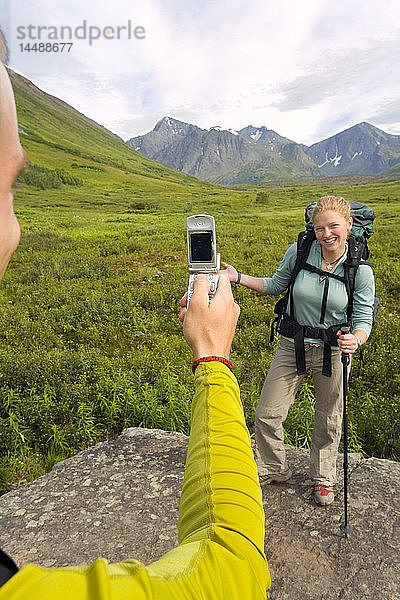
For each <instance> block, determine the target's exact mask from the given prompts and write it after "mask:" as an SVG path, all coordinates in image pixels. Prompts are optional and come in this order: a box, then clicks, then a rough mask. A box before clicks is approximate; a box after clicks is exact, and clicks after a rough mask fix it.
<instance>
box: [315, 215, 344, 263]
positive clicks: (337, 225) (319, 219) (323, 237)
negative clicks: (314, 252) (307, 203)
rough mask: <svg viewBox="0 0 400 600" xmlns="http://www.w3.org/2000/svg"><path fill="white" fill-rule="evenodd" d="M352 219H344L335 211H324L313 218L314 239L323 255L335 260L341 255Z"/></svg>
mask: <svg viewBox="0 0 400 600" xmlns="http://www.w3.org/2000/svg"><path fill="white" fill-rule="evenodd" d="M352 223H353V219H352V218H350V219H345V218H344V217H343V216H342V215H340V214H339V213H338V212H336V211H335V210H325V211H324V212H322V213H319V214H318V215H316V216H315V218H314V231H315V237H316V238H317V240H318V241H319V243H320V244H321V246H322V250H323V254H325V255H326V256H327V257H328V256H329V257H332V256H334V258H336V256H340V255H341V254H343V252H344V249H345V246H346V240H347V236H348V233H349V231H350V229H351V225H352Z"/></svg>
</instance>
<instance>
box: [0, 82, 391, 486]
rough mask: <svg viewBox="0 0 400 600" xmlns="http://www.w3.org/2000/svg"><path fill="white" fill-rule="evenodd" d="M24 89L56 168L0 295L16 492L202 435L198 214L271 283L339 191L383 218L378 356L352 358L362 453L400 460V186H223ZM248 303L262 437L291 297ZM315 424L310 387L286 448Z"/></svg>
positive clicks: (236, 353)
mask: <svg viewBox="0 0 400 600" xmlns="http://www.w3.org/2000/svg"><path fill="white" fill-rule="evenodd" d="M13 82H14V87H15V89H16V96H17V102H18V107H19V120H20V123H21V127H22V128H23V130H24V131H25V132H26V134H24V135H23V136H22V141H23V144H24V147H25V148H26V150H27V152H28V154H29V156H30V160H31V163H32V164H34V165H39V166H40V167H41V168H36V167H30V170H29V171H28V172H27V174H26V175H24V178H25V177H27V178H26V179H24V178H23V179H22V181H25V182H26V183H21V184H20V189H19V190H18V191H17V192H16V194H15V210H16V213H17V216H18V219H19V221H20V224H21V229H22V237H21V243H20V246H19V248H18V249H17V251H16V252H15V254H14V256H13V258H12V260H11V263H10V266H9V269H8V271H7V272H6V275H5V277H4V279H3V282H2V284H1V286H0V338H1V342H2V343H1V347H0V348H1V349H0V456H1V458H0V490H1V491H3V492H4V491H6V490H8V489H11V488H12V487H13V486H16V485H19V484H21V483H23V482H25V481H28V480H30V479H32V478H35V477H37V476H39V475H41V474H43V473H44V472H46V471H47V470H49V469H50V468H51V467H52V465H53V464H54V463H55V462H56V461H58V460H61V459H63V458H65V457H68V456H71V455H72V454H74V453H75V452H77V451H79V450H80V449H82V448H86V447H88V446H90V445H92V444H95V443H96V442H98V441H100V440H104V439H107V438H109V437H112V436H115V435H118V434H119V433H120V432H121V430H122V429H123V428H125V427H132V426H143V427H157V428H163V429H168V430H174V431H182V432H186V433H188V431H189V418H190V402H191V397H192V393H193V392H192V374H191V370H190V364H191V355H190V351H189V349H188V348H187V346H186V344H185V342H184V340H183V337H182V332H181V325H180V323H179V322H178V318H177V315H178V312H179V311H178V299H179V298H180V296H181V295H182V294H183V292H184V291H185V289H186V286H187V266H186V240H185V221H186V216H188V215H189V214H194V213H198V212H204V213H210V214H213V215H214V216H215V218H216V224H217V239H218V246H219V251H220V253H221V258H222V259H223V260H224V261H227V262H230V263H232V264H234V265H235V266H237V267H238V268H239V269H240V270H241V271H242V272H245V273H250V274H253V275H256V276H265V275H272V274H273V272H274V270H275V269H276V267H277V266H278V265H279V263H280V260H281V258H282V256H283V254H284V252H285V250H286V249H287V247H288V246H289V245H290V244H291V243H292V242H293V241H295V239H296V238H297V233H298V231H299V229H301V228H302V224H303V213H304V207H305V206H306V205H307V204H308V203H309V202H311V201H312V200H314V199H316V198H318V197H319V196H321V195H324V194H326V193H334V194H341V195H343V196H344V197H345V198H346V199H349V200H350V199H352V200H360V201H362V202H365V203H367V204H369V205H370V206H372V207H373V208H374V209H375V211H376V215H377V219H376V225H375V232H376V233H375V235H374V236H373V238H372V239H371V242H370V248H371V254H372V256H371V260H372V262H373V263H374V265H375V277H376V288H377V296H379V297H380V298H381V308H380V312H379V316H378V321H377V323H376V326H375V329H374V331H373V333H372V335H371V338H370V340H369V341H368V343H367V344H366V346H365V347H364V362H362V361H361V360H360V356H359V355H357V356H356V357H355V360H354V363H353V364H354V366H353V370H352V379H351V382H350V392H349V419H350V449H351V450H352V451H362V452H364V453H365V454H366V455H375V456H381V457H387V458H393V459H396V460H398V459H399V458H400V440H399V437H400V436H399V432H400V416H399V415H400V393H399V379H400V375H399V372H400V365H399V362H400V359H399V357H400V333H399V332H400V316H399V312H400V302H399V287H400V267H399V259H398V239H399V231H400V227H399V220H400V202H399V196H400V183H399V182H393V183H391V182H388V183H379V184H368V185H358V186H338V187H332V184H330V185H329V186H328V185H326V184H325V185H323V182H321V184H320V185H318V186H304V185H303V186H302V185H291V186H286V187H280V188H268V190H267V191H266V192H263V193H262V194H260V193H259V191H258V190H256V189H249V190H234V189H226V188H220V187H216V186H211V185H209V184H206V183H203V182H198V181H197V180H195V179H193V178H191V177H187V176H185V175H182V174H180V173H176V172H175V171H172V170H171V169H167V168H165V167H163V166H162V165H158V164H157V163H153V162H152V161H149V160H148V159H145V158H144V157H141V156H140V155H138V154H137V153H135V152H133V151H132V150H130V149H128V148H127V147H126V146H125V145H124V144H123V142H121V141H120V140H119V139H117V138H116V137H114V136H111V135H110V134H109V133H107V135H106V134H105V133H104V138H103V137H102V136H103V130H101V128H100V127H99V126H97V125H94V124H91V122H88V120H87V119H86V120H85V118H84V117H82V119H81V121H79V119H78V117H76V115H77V114H78V113H76V114H75V113H74V114H72V113H71V117H69V116H68V115H69V113H68V111H69V110H71V111H73V109H69V108H67V109H65V106H66V105H64V106H62V103H60V105H58V104H57V103H55V101H54V100H51V101H50V100H48V98H49V97H43V98H42V99H40V98H39V97H38V96H37V92H35V90H34V91H33V92H32V91H30V90H29V89H28V90H27V84H25V83H21V82H19V80H14V81H13ZM35 94H36V96H35ZM32 98H33V99H34V100H32ZM30 102H31V103H30ZM57 102H59V101H57ZM39 109H40V110H39ZM56 109H57V110H59V115H58V116H57V110H56ZM35 111H36V112H35ZM38 111H39V113H40V114H39V116H38V114H36V113H37V112H38ZM46 111H47V113H46ZM63 111H64V112H63ZM65 111H67V112H65ZM46 115H47V116H46ZM69 118H70V120H71V122H72V121H74V127H75V129H74V130H73V131H72V133H71V131H70V129H68V128H71V127H72V124H69V121H68V119H69ZM46 119H47V120H48V122H49V124H48V125H47V124H46ZM57 119H58V121H57ZM61 127H63V128H64V129H62V134H61V133H60V131H59V135H58V137H57V136H56V133H55V132H56V131H57V128H58V130H60V128H61ZM91 128H92V129H91ZM64 130H65V132H64ZM99 130H100V131H99ZM39 131H40V132H41V133H40V136H41V140H40V141H37V137H38V135H39V133H38V132H39ZM52 132H53V133H52ZM35 136H36V137H35ZM110 138H111V139H110ZM57 139H58V141H57ZM61 139H62V143H61V142H60V140H61ZM88 140H90V143H89V141H88ZM79 149H80V150H79ZM78 150H79V152H81V155H80V156H79V155H78V154H76V152H77V151H78ZM74 152H75V153H74ZM46 169H47V171H46ZM27 175H29V177H28V176H27ZM234 294H235V298H236V299H237V301H238V302H239V304H240V306H241V316H240V319H239V325H238V329H237V333H236V336H235V340H234V343H233V348H232V355H231V358H232V360H233V362H234V364H235V368H236V374H237V378H238V381H239V384H240V387H241V393H242V400H243V403H244V407H245V413H246V418H247V422H248V426H249V429H250V431H251V432H252V431H253V427H254V411H255V408H256V405H257V402H258V397H259V391H260V387H261V385H262V383H263V381H264V378H265V376H266V373H267V371H268V368H269V365H270V363H271V360H272V356H273V353H274V350H275V347H276V341H275V342H274V344H270V343H269V324H270V321H271V319H272V315H273V307H274V304H275V300H276V299H275V298H267V297H264V296H261V295H257V294H256V293H254V292H250V291H249V290H247V289H244V288H242V287H240V288H237V287H235V288H234ZM312 419H313V389H312V384H311V381H310V379H309V378H307V379H306V381H305V382H304V385H303V386H302V389H301V392H300V394H299V397H298V400H297V401H296V403H295V405H294V406H293V408H292V409H291V412H290V414H289V417H288V420H287V421H286V424H285V431H286V437H287V441H288V442H289V443H293V444H296V445H301V446H305V447H306V446H308V445H309V442H310V435H311V430H312Z"/></svg>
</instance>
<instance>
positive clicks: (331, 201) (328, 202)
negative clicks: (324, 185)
mask: <svg viewBox="0 0 400 600" xmlns="http://www.w3.org/2000/svg"><path fill="white" fill-rule="evenodd" d="M326 210H333V211H335V212H337V213H338V214H339V215H341V216H342V217H343V218H344V219H346V221H348V220H349V219H350V217H351V213H350V204H349V203H348V202H346V200H345V199H344V198H342V196H322V198H320V199H319V200H318V201H317V203H316V204H315V205H314V206H313V207H311V208H310V209H309V211H308V216H309V217H310V219H311V221H312V222H314V219H315V217H316V216H317V215H320V214H321V213H323V212H325V211H326Z"/></svg>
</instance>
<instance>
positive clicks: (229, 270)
mask: <svg viewBox="0 0 400 600" xmlns="http://www.w3.org/2000/svg"><path fill="white" fill-rule="evenodd" d="M221 265H222V266H223V267H224V268H225V270H224V271H222V272H223V273H226V274H227V275H228V277H229V281H233V283H236V281H237V280H238V272H237V270H236V269H235V267H232V265H228V263H225V262H222V261H221Z"/></svg>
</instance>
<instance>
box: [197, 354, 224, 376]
mask: <svg viewBox="0 0 400 600" xmlns="http://www.w3.org/2000/svg"><path fill="white" fill-rule="evenodd" d="M214 360H216V361H218V362H221V363H223V364H224V365H226V366H227V367H228V369H230V370H231V371H232V373H234V370H235V369H234V367H233V364H232V363H231V361H230V360H228V359H227V358H224V357H223V356H201V357H200V358H198V359H197V360H195V361H194V363H193V364H192V371H193V373H194V372H195V370H196V367H197V365H199V364H200V363H201V362H211V361H214Z"/></svg>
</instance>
